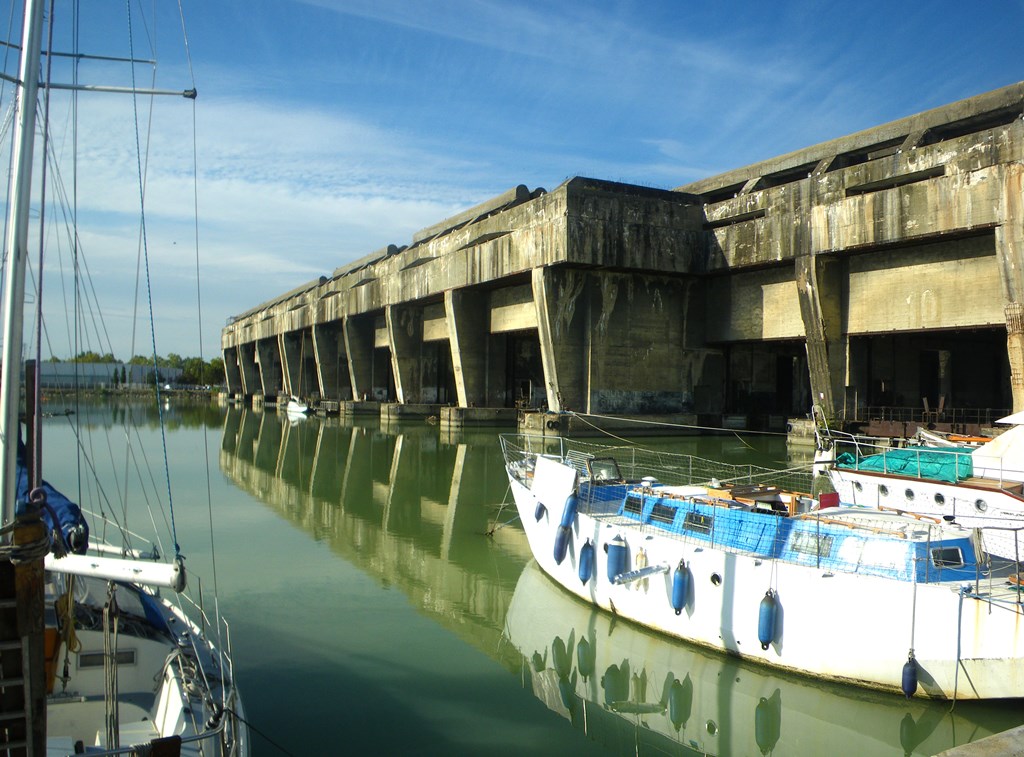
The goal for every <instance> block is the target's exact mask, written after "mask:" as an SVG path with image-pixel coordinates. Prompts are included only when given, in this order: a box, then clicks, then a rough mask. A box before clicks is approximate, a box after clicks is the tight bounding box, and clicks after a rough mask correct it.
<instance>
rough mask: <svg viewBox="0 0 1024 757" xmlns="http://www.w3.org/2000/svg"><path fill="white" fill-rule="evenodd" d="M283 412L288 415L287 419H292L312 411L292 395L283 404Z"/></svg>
mask: <svg viewBox="0 0 1024 757" xmlns="http://www.w3.org/2000/svg"><path fill="white" fill-rule="evenodd" d="M284 410H285V412H286V413H288V415H289V417H292V418H301V417H304V416H307V415H309V414H310V413H311V412H312V410H310V409H309V405H307V404H306V403H305V402H303V401H302V400H300V399H299V398H298V397H296V396H295V395H294V394H293V395H290V396H289V397H288V402H286V403H285V406H284Z"/></svg>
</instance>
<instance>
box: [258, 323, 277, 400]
mask: <svg viewBox="0 0 1024 757" xmlns="http://www.w3.org/2000/svg"><path fill="white" fill-rule="evenodd" d="M278 342H279V340H278V339H274V338H270V339H260V340H259V341H257V342H256V362H258V363H259V367H260V386H261V388H262V391H263V395H264V396H266V397H276V396H277V395H278V394H281V393H282V392H283V391H284V376H283V374H282V371H281V347H280V344H279V343H278Z"/></svg>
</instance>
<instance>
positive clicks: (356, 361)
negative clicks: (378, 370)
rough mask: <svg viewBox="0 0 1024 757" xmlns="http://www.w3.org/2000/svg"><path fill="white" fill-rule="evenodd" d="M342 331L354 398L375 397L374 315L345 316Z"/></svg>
mask: <svg viewBox="0 0 1024 757" xmlns="http://www.w3.org/2000/svg"><path fill="white" fill-rule="evenodd" d="M342 331H343V332H344V335H345V357H346V358H348V375H349V384H350V385H351V387H352V398H353V399H354V400H357V401H358V400H361V399H363V397H364V395H365V397H366V398H367V399H373V316H368V315H355V316H351V315H350V316H345V320H344V321H343V322H342Z"/></svg>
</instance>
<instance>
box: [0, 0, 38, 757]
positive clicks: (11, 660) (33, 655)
mask: <svg viewBox="0 0 1024 757" xmlns="http://www.w3.org/2000/svg"><path fill="white" fill-rule="evenodd" d="M24 15H25V17H24V27H23V29H22V55H21V64H20V76H21V83H20V87H19V89H18V90H16V92H17V94H16V102H15V120H14V135H13V139H14V144H13V149H12V154H11V158H12V163H11V168H12V171H13V174H12V177H11V188H10V193H9V195H8V198H7V213H8V216H7V239H6V244H7V269H6V273H5V275H6V281H5V288H4V303H3V340H4V345H3V358H2V359H3V363H2V366H0V371H2V375H0V498H2V500H0V513H2V516H0V523H2V524H3V525H4V526H9V525H12V524H13V523H14V520H15V506H16V501H15V497H16V492H17V454H18V434H19V428H18V410H19V405H20V398H21V363H22V355H21V341H22V326H23V324H24V308H25V268H26V265H27V262H28V222H29V206H30V203H31V193H32V152H33V143H34V141H35V126H36V97H37V91H38V86H39V60H40V49H41V45H42V29H43V3H42V1H41V0H26V1H25V3H24ZM40 543H43V544H48V542H47V536H46V529H45V527H44V526H43V525H42V521H40V520H38V519H36V520H34V521H28V522H25V523H21V524H19V525H18V527H17V528H15V529H13V531H12V533H11V534H10V535H7V536H4V537H3V540H2V543H0V549H2V550H3V551H4V554H5V558H4V559H3V560H0V650H2V651H0V677H2V678H3V680H4V681H5V689H4V696H3V697H2V701H0V721H2V727H0V741H2V742H3V743H0V751H2V752H3V753H4V754H12V755H27V757H41V755H43V754H44V753H45V752H46V665H45V649H44V640H43V634H44V612H45V602H44V595H43V573H44V571H43V559H42V556H41V555H39V556H35V555H36V552H37V545H38V544H40ZM15 550H20V551H19V555H20V556H19V558H18V559H17V560H15Z"/></svg>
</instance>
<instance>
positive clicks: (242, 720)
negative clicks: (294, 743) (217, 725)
mask: <svg viewBox="0 0 1024 757" xmlns="http://www.w3.org/2000/svg"><path fill="white" fill-rule="evenodd" d="M224 712H228V713H231V716H232V717H234V718H236V719H237V720H238V721H239V722H240V723H244V724H245V727H246V728H248V729H249V730H250V731H252V732H253V733H255V734H256V735H257V736H259V737H260V738H262V739H264V740H265V741H266V742H267V743H268V744H270V745H271V746H272V747H274V748H275V749H277V750H278V751H279V752H281V753H282V754H287V755H291V757H297V756H296V755H295V753H294V752H291V751H289V750H288V749H285V748H284V747H283V746H281V744H279V743H278V742H276V741H274V740H273V739H272V738H270V737H269V736H268V735H267V734H265V733H264V732H263V731H261V730H260V729H259V728H257V727H256V726H254V725H253V724H252V723H250V722H249V721H248V720H246V719H245V718H243V717H242V716H241V715H239V714H238V713H237V712H236V711H235V710H233V709H231V708H230V707H228V708H225V710H224Z"/></svg>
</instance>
